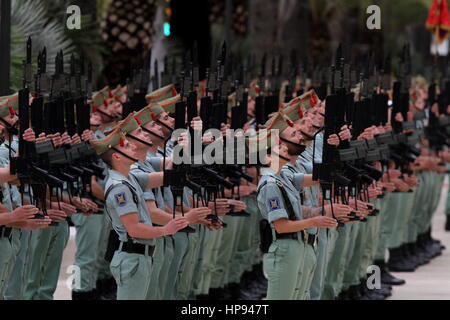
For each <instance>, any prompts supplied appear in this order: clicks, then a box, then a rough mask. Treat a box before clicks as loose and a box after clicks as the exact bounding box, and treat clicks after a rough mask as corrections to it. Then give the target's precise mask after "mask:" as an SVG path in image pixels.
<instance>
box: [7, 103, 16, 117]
mask: <svg viewBox="0 0 450 320" xmlns="http://www.w3.org/2000/svg"><path fill="white" fill-rule="evenodd" d="M8 108H9V114H10V115H11V116H13V115H15V112H14V109H13V107H12V105H9V106H8Z"/></svg>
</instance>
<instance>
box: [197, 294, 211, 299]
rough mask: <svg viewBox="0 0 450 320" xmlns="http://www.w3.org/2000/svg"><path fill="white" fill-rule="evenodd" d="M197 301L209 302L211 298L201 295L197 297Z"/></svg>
mask: <svg viewBox="0 0 450 320" xmlns="http://www.w3.org/2000/svg"><path fill="white" fill-rule="evenodd" d="M195 299H196V300H199V301H206V300H209V296H208V295H207V294H199V295H198V296H196V297H195Z"/></svg>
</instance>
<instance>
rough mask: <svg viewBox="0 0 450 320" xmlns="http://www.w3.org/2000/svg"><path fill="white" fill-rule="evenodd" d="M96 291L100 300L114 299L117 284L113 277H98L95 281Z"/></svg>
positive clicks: (115, 297)
mask: <svg viewBox="0 0 450 320" xmlns="http://www.w3.org/2000/svg"><path fill="white" fill-rule="evenodd" d="M96 292H97V295H98V297H99V299H100V300H116V299H117V284H116V280H114V278H105V279H99V280H97V283H96Z"/></svg>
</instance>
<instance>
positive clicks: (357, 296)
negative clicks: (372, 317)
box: [348, 284, 362, 300]
mask: <svg viewBox="0 0 450 320" xmlns="http://www.w3.org/2000/svg"><path fill="white" fill-rule="evenodd" d="M348 296H349V300H361V297H362V296H361V293H360V289H359V284H358V285H355V286H350V288H348Z"/></svg>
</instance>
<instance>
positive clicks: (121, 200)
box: [114, 192, 127, 207]
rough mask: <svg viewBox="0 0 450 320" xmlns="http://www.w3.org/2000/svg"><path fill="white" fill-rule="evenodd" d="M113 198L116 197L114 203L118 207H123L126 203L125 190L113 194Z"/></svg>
mask: <svg viewBox="0 0 450 320" xmlns="http://www.w3.org/2000/svg"><path fill="white" fill-rule="evenodd" d="M114 199H116V203H117V205H118V206H119V207H123V206H125V205H126V204H127V198H126V196H125V192H120V193H117V194H115V195H114Z"/></svg>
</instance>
